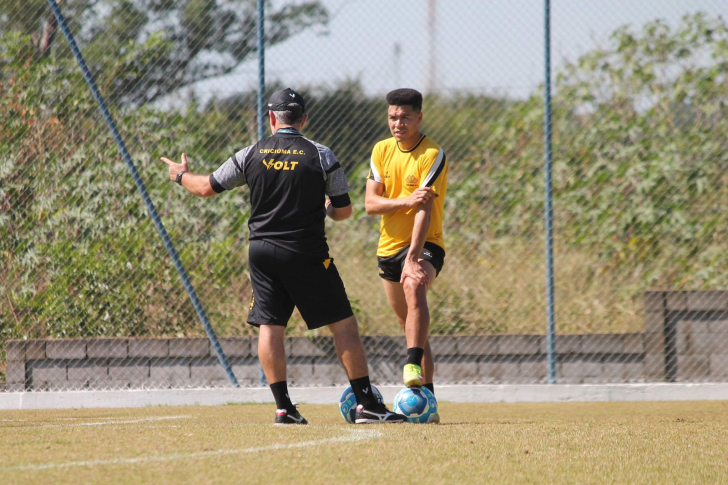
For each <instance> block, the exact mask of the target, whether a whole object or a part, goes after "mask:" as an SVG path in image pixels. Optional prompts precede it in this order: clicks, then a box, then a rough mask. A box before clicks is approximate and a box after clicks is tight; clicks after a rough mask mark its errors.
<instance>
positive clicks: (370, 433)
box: [0, 429, 384, 471]
mask: <svg viewBox="0 0 728 485" xmlns="http://www.w3.org/2000/svg"><path fill="white" fill-rule="evenodd" d="M381 436H384V434H383V433H381V432H380V431H377V430H371V429H361V430H359V429H357V430H351V431H349V432H348V434H346V435H344V436H339V437H337V438H329V439H325V440H318V441H303V442H301V443H293V444H290V445H270V446H258V447H255V448H240V449H236V450H211V451H200V452H197V453H178V454H174V455H163V456H144V457H140V458H121V459H116V460H90V461H70V462H66V463H45V464H42V465H19V466H9V467H0V471H24V470H33V471H36V470H51V469H58V468H71V467H94V466H105V465H136V464H144V463H160V462H166V461H174V460H187V459H194V458H211V457H216V456H224V455H239V454H248V453H260V452H262V451H278V450H291V449H295V448H307V447H310V446H322V445H328V444H331V443H350V442H354V441H364V440H372V439H375V438H379V437H381Z"/></svg>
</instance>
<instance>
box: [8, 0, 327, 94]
mask: <svg viewBox="0 0 728 485" xmlns="http://www.w3.org/2000/svg"><path fill="white" fill-rule="evenodd" d="M5 3H7V4H8V5H7V8H6V6H5ZM99 3H101V4H102V5H99ZM61 8H62V11H63V13H64V17H66V19H67V20H68V21H69V23H70V28H71V30H72V32H73V34H74V37H75V38H76V41H77V43H78V44H79V46H80V47H81V49H82V51H83V52H84V57H85V58H86V61H87V63H88V65H89V66H90V68H91V70H92V71H93V72H94V73H95V74H96V76H97V82H98V83H99V85H100V86H101V87H102V91H103V92H104V93H106V96H107V98H108V99H109V100H110V101H112V102H114V103H118V104H125V105H128V104H133V105H141V104H146V103H150V102H152V101H154V100H156V99H159V98H160V97H162V96H165V95H166V94H169V93H171V92H174V91H176V90H178V89H180V88H182V87H185V86H189V85H191V84H194V83H196V82H199V81H201V80H205V79H210V78H214V77H217V76H221V75H223V74H227V73H229V72H231V71H232V70H233V69H235V68H236V67H238V66H239V65H240V64H241V63H242V62H244V61H245V60H246V59H247V58H248V57H250V56H251V55H252V54H254V53H255V52H256V47H257V40H256V28H257V27H256V19H257V11H256V2H255V1H250V0H233V1H222V0H105V1H104V2H88V1H87V0H67V1H65V2H63V3H62V5H61ZM3 12H4V13H5V14H6V15H0V37H3V36H5V35H7V34H4V33H8V32H9V33H15V34H17V33H20V34H25V35H29V36H32V37H31V38H30V39H31V40H32V45H33V46H34V48H35V54H36V55H39V56H48V55H54V56H56V57H59V58H69V57H70V52H69V49H68V47H67V46H66V44H65V42H63V36H62V35H61V33H60V30H59V29H58V28H57V26H56V24H55V19H54V17H53V14H52V12H51V10H50V7H49V6H48V3H47V2H46V1H45V0H19V1H18V0H8V1H6V2H4V8H3ZM266 16H267V18H266V45H267V46H269V47H270V46H273V45H276V44H278V43H281V42H284V41H286V40H288V39H290V38H291V37H293V36H295V35H296V34H298V33H300V32H302V31H304V30H306V29H309V28H312V27H316V26H324V25H326V23H327V22H328V18H329V17H328V11H327V10H326V8H325V7H324V6H323V5H321V3H320V2H318V1H307V2H303V3H296V4H292V5H291V4H289V5H285V6H283V7H281V8H279V9H275V8H273V7H272V6H271V5H268V7H267V9H266ZM59 39H60V40H61V42H58V40H59ZM69 68H70V65H69Z"/></svg>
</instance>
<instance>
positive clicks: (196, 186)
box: [161, 153, 217, 197]
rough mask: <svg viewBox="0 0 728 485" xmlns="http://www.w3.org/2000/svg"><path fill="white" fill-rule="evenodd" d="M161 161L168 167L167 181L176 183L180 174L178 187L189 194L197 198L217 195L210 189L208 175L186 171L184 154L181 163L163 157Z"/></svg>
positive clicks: (185, 155)
mask: <svg viewBox="0 0 728 485" xmlns="http://www.w3.org/2000/svg"><path fill="white" fill-rule="evenodd" d="M161 160H162V161H163V162H164V163H166V164H167V166H168V167H169V179H170V180H172V181H173V182H176V181H177V176H178V175H179V174H180V173H181V174H183V175H182V176H181V178H180V185H182V187H184V188H185V189H186V190H187V191H188V192H189V193H191V194H194V195H196V196H198V197H212V196H213V195H217V192H215V191H214V190H213V188H212V184H211V183H210V176H209V175H201V174H196V173H190V172H189V171H188V169H189V165H188V163H187V154H186V153H183V154H182V163H177V162H175V161H173V160H170V159H169V158H165V157H162V158H161Z"/></svg>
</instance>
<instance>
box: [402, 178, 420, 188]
mask: <svg viewBox="0 0 728 485" xmlns="http://www.w3.org/2000/svg"><path fill="white" fill-rule="evenodd" d="M404 180H405V182H407V187H417V186H418V185H419V184H420V181H419V180H417V177H415V176H414V175H407V178H406V179H404Z"/></svg>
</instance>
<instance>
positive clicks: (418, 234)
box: [400, 148, 447, 286]
mask: <svg viewBox="0 0 728 485" xmlns="http://www.w3.org/2000/svg"><path fill="white" fill-rule="evenodd" d="M446 166H447V157H446V156H445V152H444V151H443V150H442V148H441V149H440V150H439V151H438V153H437V156H435V157H434V159H433V160H432V161H431V162H430V163H427V164H425V166H424V167H423V171H422V173H423V175H424V177H423V181H422V186H423V187H431V188H432V189H433V193H434V195H435V197H432V198H430V199H429V200H428V201H427V202H425V203H424V204H420V205H419V206H417V212H415V220H414V224H413V226H412V240H411V241H410V248H409V251H408V252H407V256H406V257H405V261H404V267H403V268H402V277H401V278H400V283H404V281H405V279H407V278H412V279H414V280H415V281H416V282H417V283H418V284H420V285H425V286H428V285H429V284H430V281H429V277H428V276H427V272H426V271H425V270H424V269H423V268H422V265H421V264H420V261H419V258H420V254H421V253H422V249H423V248H424V247H425V241H426V239H427V233H428V231H429V230H430V221H431V219H432V207H433V205H434V204H435V199H436V198H437V197H439V196H440V192H442V193H444V190H443V189H444V184H445V183H446V182H445V177H444V175H443V170H444V169H445V167H446Z"/></svg>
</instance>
